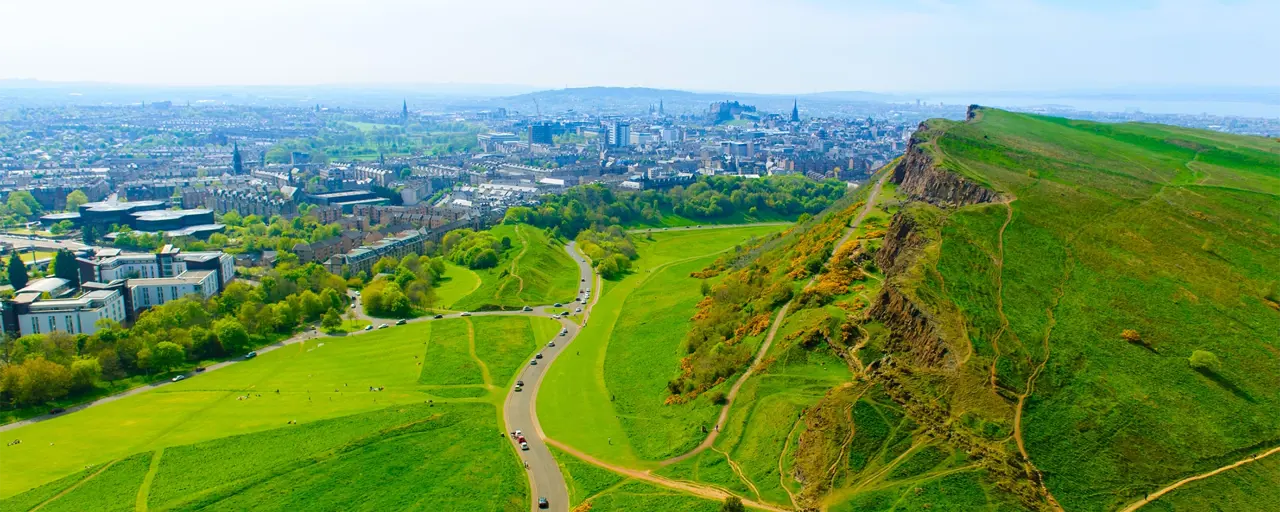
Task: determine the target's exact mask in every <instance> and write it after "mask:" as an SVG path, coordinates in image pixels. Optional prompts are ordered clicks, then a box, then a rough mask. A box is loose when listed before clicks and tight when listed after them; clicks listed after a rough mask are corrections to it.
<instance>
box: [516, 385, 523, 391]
mask: <svg viewBox="0 0 1280 512" xmlns="http://www.w3.org/2000/svg"><path fill="white" fill-rule="evenodd" d="M523 389H524V386H521V385H519V384H516V391H520V390H523Z"/></svg>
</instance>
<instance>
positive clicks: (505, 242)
mask: <svg viewBox="0 0 1280 512" xmlns="http://www.w3.org/2000/svg"><path fill="white" fill-rule="evenodd" d="M510 248H511V237H509V236H504V237H502V250H504V251H505V250H507V249H510Z"/></svg>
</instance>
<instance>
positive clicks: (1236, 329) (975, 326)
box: [906, 109, 1280, 509]
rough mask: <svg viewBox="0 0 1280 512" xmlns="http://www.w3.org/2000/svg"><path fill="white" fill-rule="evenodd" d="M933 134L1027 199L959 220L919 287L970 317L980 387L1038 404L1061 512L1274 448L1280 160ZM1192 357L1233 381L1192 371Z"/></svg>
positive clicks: (1079, 131) (1037, 451)
mask: <svg viewBox="0 0 1280 512" xmlns="http://www.w3.org/2000/svg"><path fill="white" fill-rule="evenodd" d="M931 131H932V132H934V136H935V137H936V143H937V144H936V146H937V150H938V152H939V155H940V156H941V157H942V161H943V164H944V166H946V167H947V168H949V169H952V170H955V171H957V172H960V173H962V174H964V175H966V176H973V177H976V178H977V179H980V180H982V181H984V182H986V183H988V184H989V185H990V186H991V187H993V188H994V189H996V190H998V191H1000V192H1002V193H1004V194H1006V195H1007V196H1010V197H1016V200H1014V201H1013V202H1012V203H1010V204H1009V206H1008V207H1005V206H1004V205H999V204H996V205H980V206H974V207H968V208H963V209H961V210H959V211H957V212H954V213H952V214H949V215H946V216H945V217H944V218H943V220H942V221H941V222H940V223H938V225H937V229H938V230H939V233H940V235H939V236H940V240H941V250H940V251H939V254H938V255H937V257H936V258H932V257H931V258H929V259H930V260H931V261H926V262H924V265H926V266H935V267H936V269H937V272H936V274H932V273H926V274H925V279H923V280H922V281H921V282H919V283H906V285H907V286H909V287H912V289H914V290H917V291H916V293H918V294H919V296H921V297H924V300H926V301H929V302H932V303H933V304H934V305H935V306H934V307H936V308H939V309H940V310H947V309H949V308H952V307H955V308H958V310H959V311H963V321H964V326H963V327H964V329H965V330H966V331H967V332H968V333H969V336H968V338H969V339H970V340H972V344H973V351H974V354H975V356H974V357H973V358H972V360H971V362H970V363H969V364H970V365H971V366H970V368H971V371H973V372H974V373H978V372H981V373H986V372H987V371H988V368H990V371H991V372H992V373H994V375H995V384H996V387H997V388H1000V389H1003V390H1009V391H1008V392H1007V393H1009V394H1015V393H1025V392H1027V391H1033V393H1032V394H1030V396H1029V397H1028V399H1027V401H1026V405H1025V410H1024V416H1023V430H1024V439H1025V443H1026V447H1027V451H1028V452H1029V454H1030V457H1031V460H1032V462H1033V463H1035V464H1036V466H1037V467H1038V468H1039V469H1041V470H1043V471H1044V472H1045V474H1046V483H1047V485H1048V488H1049V490H1050V492H1052V493H1053V494H1054V496H1055V497H1056V498H1057V499H1058V501H1059V502H1060V503H1061V504H1062V505H1063V506H1064V507H1066V508H1068V509H1096V508H1113V507H1119V506H1121V505H1123V504H1126V503H1128V502H1131V501H1134V500H1135V499H1138V498H1141V496H1142V495H1143V493H1144V492H1151V491H1154V490H1156V489H1158V488H1160V487H1162V486H1163V485H1166V484H1168V483H1172V482H1173V481H1176V480H1178V479H1180V478H1182V477H1185V476H1190V475H1192V474H1195V473H1198V472H1203V471H1207V470H1210V469H1213V468H1215V467H1218V466H1221V465H1224V464H1226V463H1229V462H1231V461H1234V460H1237V459H1239V458H1242V457H1244V456H1246V455H1247V454H1248V453H1250V451H1254V450H1257V449H1259V448H1260V447H1262V446H1274V443H1275V440H1276V439H1280V423H1277V422H1276V421H1275V418H1276V417H1280V392H1277V390H1276V388H1275V386H1273V385H1271V384H1269V383H1274V381H1275V379H1276V377H1277V376H1278V375H1280V347H1278V346H1277V345H1276V344H1275V343H1274V339H1275V338H1274V333H1275V332H1277V329H1280V311H1277V308H1276V307H1275V306H1274V303H1275V294H1276V292H1275V284H1274V283H1275V279H1276V275H1275V270H1274V269H1276V268H1280V226H1278V225H1277V224H1276V223H1275V219H1276V218H1277V216H1280V200H1278V196H1280V143H1278V142H1276V141H1273V140H1268V139H1261V138H1251V137H1242V136H1232V135H1226V134H1220V133H1214V132H1207V131H1198V130H1191V129H1183V128H1174V127H1163V126H1155V125H1144V124H1134V123H1126V124H1118V125H1112V124H1098V123H1089V122H1078V121H1069V120H1065V119H1058V118H1048V117H1040V116H1030V115H1018V114H1012V113H1007V112H1001V111H997V110H989V109H984V110H983V111H982V113H981V115H980V117H979V120H978V121H977V122H972V123H948V122H940V123H936V125H934V126H933V129H932V130H931ZM995 262H1002V265H996V264H995ZM943 283H945V285H944V284H943ZM1269 295H1270V297H1268V296H1269ZM993 297H998V298H1000V299H1002V300H999V301H997V300H993V299H992V298H993ZM1268 303H1270V304H1272V305H1268ZM951 305H954V306H951ZM1004 326H1007V327H1004ZM1127 329H1128V330H1133V331H1135V332H1136V333H1137V334H1138V335H1139V336H1140V340H1139V341H1138V342H1136V341H1126V340H1125V339H1123V338H1122V337H1121V333H1122V331H1125V330H1127ZM1268 336H1269V337H1270V340H1272V341H1270V342H1268V341H1264V340H1267V339H1268ZM1194 350H1207V351H1210V352H1212V353H1214V354H1216V355H1217V357H1218V358H1219V359H1220V360H1221V361H1222V364H1221V366H1219V367H1218V368H1215V369H1212V370H1210V371H1195V370H1193V369H1192V368H1191V367H1190V366H1189V364H1188V362H1187V361H1188V359H1187V358H1188V356H1190V355H1191V353H1192V352H1193V351H1194ZM1041 364H1043V371H1042V372H1040V373H1037V368H1038V367H1039V366H1040V365H1041ZM974 405H976V404H966V407H970V408H974ZM986 414H987V416H988V417H990V418H991V419H992V420H993V421H997V422H999V421H1007V419H1005V420H1002V419H1001V418H1007V417H1008V416H1006V415H1007V414H1008V413H1007V412H1002V411H989V412H986ZM1006 425H1007V423H1006ZM1157 433H1158V434H1157ZM1117 482H1125V484H1124V485H1123V486H1120V485H1118V484H1117ZM1100 489H1110V490H1112V491H1114V492H1105V493H1104V492H1099V490H1100Z"/></svg>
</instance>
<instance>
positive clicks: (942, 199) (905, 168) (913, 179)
mask: <svg viewBox="0 0 1280 512" xmlns="http://www.w3.org/2000/svg"><path fill="white" fill-rule="evenodd" d="M928 133H929V130H928V128H927V127H926V126H925V125H924V123H921V124H920V128H919V129H918V130H917V131H916V135H915V136H913V137H911V142H910V143H908V144H907V152H906V154H904V155H903V157H902V161H901V162H899V163H898V166H897V167H894V168H893V175H892V176H890V177H889V179H890V181H892V182H894V183H896V184H898V191H899V192H902V193H904V194H906V195H907V196H908V197H910V198H911V199H914V200H917V201H925V202H928V203H930V204H935V205H938V206H965V205H970V204H978V203H990V202H995V201H998V200H999V199H1000V194H998V193H996V192H995V191H994V190H991V189H989V188H987V187H985V186H983V185H982V184H980V183H976V182H974V181H972V180H970V179H968V178H965V177H964V176H961V175H960V174H958V173H955V172H953V171H950V170H947V169H944V168H942V167H940V166H939V165H938V164H937V162H934V159H933V155H932V154H930V152H929V150H928V149H927V148H926V146H927V145H928V144H930V141H929V140H928V138H929V135H928Z"/></svg>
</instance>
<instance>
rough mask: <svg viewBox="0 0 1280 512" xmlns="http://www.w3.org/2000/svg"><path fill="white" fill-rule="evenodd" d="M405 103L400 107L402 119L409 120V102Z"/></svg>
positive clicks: (405, 101)
mask: <svg viewBox="0 0 1280 512" xmlns="http://www.w3.org/2000/svg"><path fill="white" fill-rule="evenodd" d="M403 101H404V103H402V104H401V105H400V119H402V120H405V119H409V100H403Z"/></svg>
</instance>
